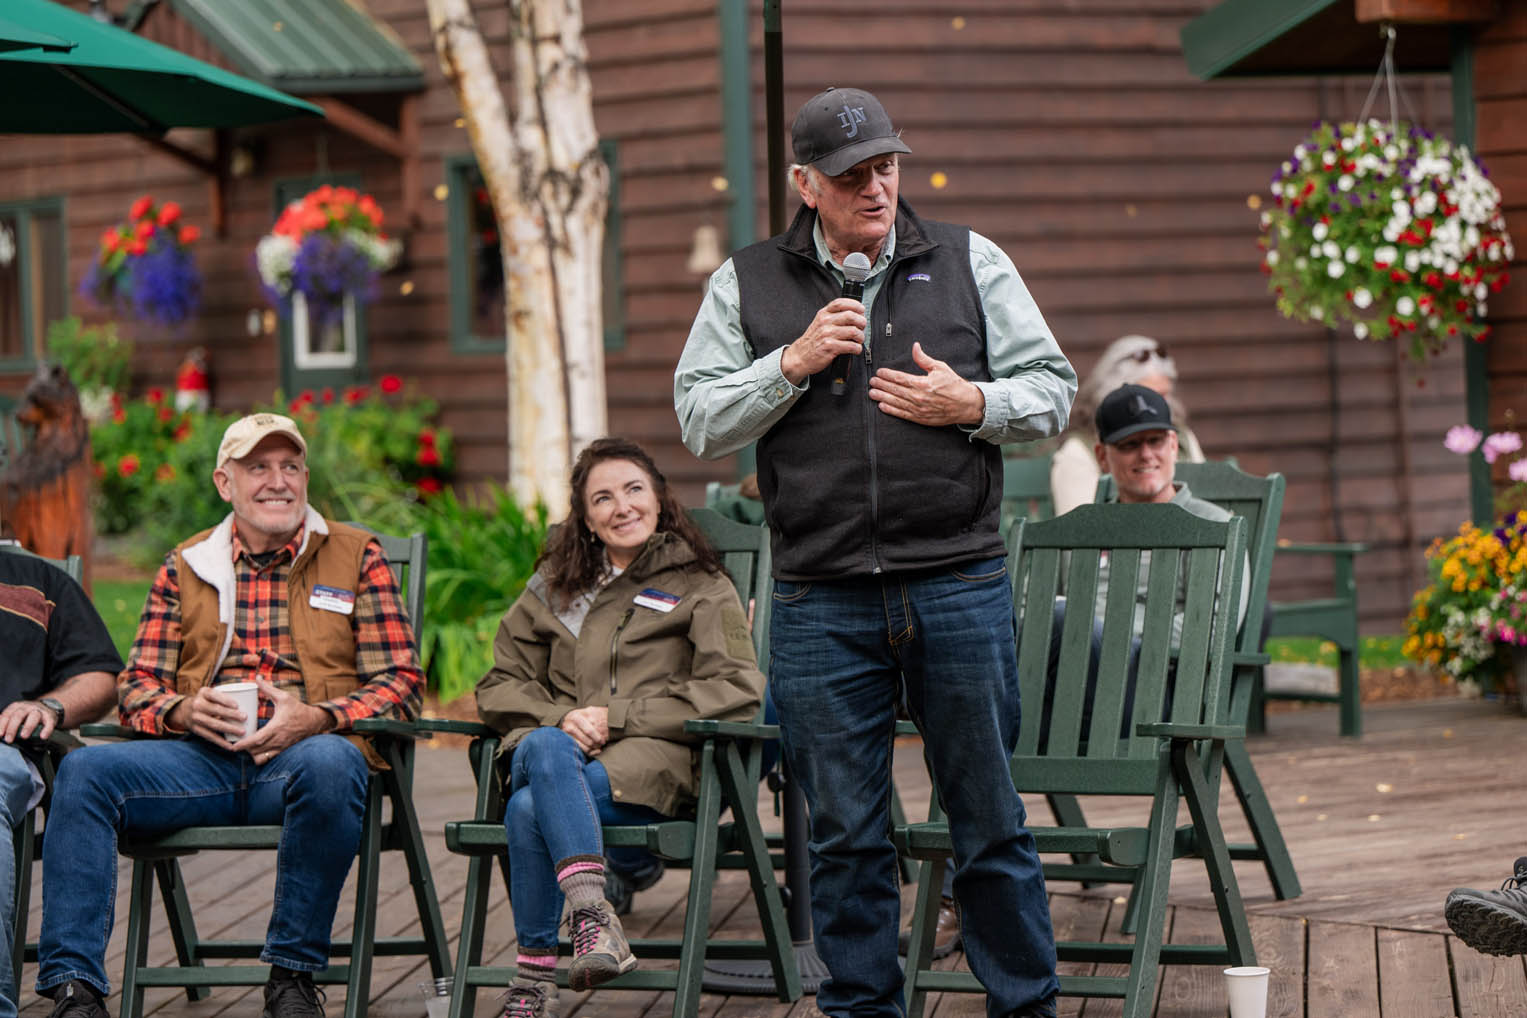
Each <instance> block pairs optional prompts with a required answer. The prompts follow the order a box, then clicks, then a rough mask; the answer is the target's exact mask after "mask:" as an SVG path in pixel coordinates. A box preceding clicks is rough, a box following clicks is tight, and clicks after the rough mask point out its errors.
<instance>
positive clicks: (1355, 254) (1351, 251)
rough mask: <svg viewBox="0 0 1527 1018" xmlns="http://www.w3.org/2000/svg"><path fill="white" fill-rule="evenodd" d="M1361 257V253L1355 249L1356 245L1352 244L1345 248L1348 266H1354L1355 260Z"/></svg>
mask: <svg viewBox="0 0 1527 1018" xmlns="http://www.w3.org/2000/svg"><path fill="white" fill-rule="evenodd" d="M1362 256H1363V253H1362V252H1361V251H1359V250H1358V249H1357V245H1356V244H1353V245H1351V246H1349V247H1348V248H1347V262H1348V263H1349V264H1352V265H1356V264H1357V260H1358V259H1359V258H1361V257H1362Z"/></svg>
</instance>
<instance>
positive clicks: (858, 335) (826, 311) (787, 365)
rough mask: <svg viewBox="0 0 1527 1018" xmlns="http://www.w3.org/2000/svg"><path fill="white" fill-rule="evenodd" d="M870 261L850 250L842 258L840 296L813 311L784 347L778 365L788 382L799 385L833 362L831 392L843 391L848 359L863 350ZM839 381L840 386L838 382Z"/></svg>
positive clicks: (859, 253) (838, 393)
mask: <svg viewBox="0 0 1527 1018" xmlns="http://www.w3.org/2000/svg"><path fill="white" fill-rule="evenodd" d="M869 274H870V260H869V258H868V257H866V256H865V255H864V253H863V252H860V251H853V252H850V253H849V255H848V257H847V258H845V259H843V295H842V296H841V297H836V298H834V299H833V300H832V302H831V303H830V304H828V305H827V306H826V307H824V308H822V309H821V310H820V311H818V312H817V313H816V317H815V318H813V319H812V320H811V324H810V325H808V326H807V327H806V331H805V332H804V333H802V334H801V336H800V337H799V338H798V339H796V341H795V342H793V343H791V344H790V345H789V346H787V347H785V352H784V353H783V354H782V355H781V357H780V362H779V367H780V370H781V371H782V372H783V373H784V375H785V378H787V379H789V381H790V384H791V385H800V384H801V383H802V382H804V381H805V380H806V379H807V378H809V377H810V376H812V375H814V374H816V373H817V372H818V371H822V370H824V369H826V368H827V367H828V366H830V365H832V364H833V360H834V359H835V358H836V359H837V360H838V364H837V365H836V366H834V369H833V372H832V374H833V383H832V386H833V393H834V394H835V395H839V396H841V395H843V392H844V391H846V390H847V381H846V379H847V377H848V364H849V361H848V358H850V357H852V356H854V355H855V354H858V353H861V352H862V351H863V350H864V330H865V327H866V326H867V325H868V324H869V319H868V318H867V317H866V311H865V308H864V305H863V304H861V303H860V298H862V297H863V296H864V281H865V279H867V278H869ZM839 380H842V383H843V384H842V385H839V384H838V383H839Z"/></svg>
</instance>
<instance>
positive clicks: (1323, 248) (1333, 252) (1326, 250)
mask: <svg viewBox="0 0 1527 1018" xmlns="http://www.w3.org/2000/svg"><path fill="white" fill-rule="evenodd" d="M1320 253H1321V254H1323V255H1325V256H1326V257H1327V258H1340V257H1341V245H1340V244H1338V243H1336V241H1334V240H1328V241H1326V242H1325V243H1324V244H1322V245H1320Z"/></svg>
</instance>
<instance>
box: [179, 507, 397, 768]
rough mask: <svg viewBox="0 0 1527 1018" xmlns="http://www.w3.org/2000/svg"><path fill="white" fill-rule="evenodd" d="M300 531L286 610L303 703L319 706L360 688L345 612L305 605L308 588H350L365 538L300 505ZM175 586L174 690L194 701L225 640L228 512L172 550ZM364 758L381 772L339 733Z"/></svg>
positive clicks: (229, 634) (231, 603)
mask: <svg viewBox="0 0 1527 1018" xmlns="http://www.w3.org/2000/svg"><path fill="white" fill-rule="evenodd" d="M306 528H307V529H306V531H305V533H304V535H303V539H302V546H301V547H300V548H299V549H298V550H297V558H296V560H295V561H293V562H292V565H291V569H290V570H289V571H288V573H287V581H286V583H287V586H286V611H287V622H288V625H290V626H291V630H292V640H293V642H294V643H295V644H296V646H297V661H298V664H299V666H300V667H301V669H302V684H303V688H304V691H305V693H306V694H307V702H308V703H311V704H316V703H321V702H322V701H324V700H333V699H337V698H339V697H342V696H344V695H345V694H346V693H349V692H351V691H353V690H355V689H356V688H358V687H359V686H360V681H359V679H358V678H357V676H356V673H355V634H354V633H353V632H352V631H351V628H350V619H351V617H350V616H349V615H342V614H340V613H339V612H331V611H324V610H322V609H320V608H314V607H313V606H312V605H311V604H309V597H310V595H311V594H312V592H313V587H314V586H318V585H321V586H326V587H336V588H338V589H340V590H350V591H354V590H356V588H357V587H358V585H359V583H360V577H361V562H362V560H363V558H364V556H365V553H366V544H367V542H368V541H369V540H370V538H371V535H370V534H368V533H366V531H364V530H360V529H358V528H356V527H348V526H345V525H344V524H342V523H330V522H329V521H327V520H325V519H324V518H323V517H322V516H320V515H319V514H318V513H317V512H316V511H315V510H314V509H313V507H312V506H309V507H308V510H307V519H306ZM175 575H176V577H177V579H178V580H179V583H180V667H179V668H178V669H177V670H176V672H175V691H176V692H177V693H180V694H182V695H184V696H194V695H195V694H196V691H197V690H198V689H200V688H201V687H202V686H204V685H206V684H208V683H209V682H211V681H212V680H213V679H215V678H216V677H217V673H218V669H220V668H221V667H222V665H223V659H224V658H225V657H226V656H227V654H228V648H229V646H230V645H231V644H232V642H233V616H234V610H235V599H236V596H237V595H236V591H235V586H236V584H235V579H234V568H233V514H232V513H229V514H228V516H227V518H226V519H224V520H223V522H222V523H220V524H218V525H217V526H216V527H214V528H212V529H211V530H205V531H202V532H201V533H200V534H197V535H196V536H195V537H192V538H191V539H190V540H188V541H186V542H184V543H183V544H181V545H179V546H178V547H176V549H175ZM347 738H349V739H350V741H351V742H354V743H355V744H356V745H357V746H359V747H360V749H361V751H362V752H363V753H365V754H366V762H367V763H368V764H370V765H371V767H372V769H373V770H377V769H381V768H385V767H386V764H385V763H384V762H383V760H382V758H381V756H380V754H378V753H377V752H376V750H375V749H373V748H372V746H371V745H370V743H369V741H368V740H366V739H363V738H361V737H359V736H353V735H352V736H347Z"/></svg>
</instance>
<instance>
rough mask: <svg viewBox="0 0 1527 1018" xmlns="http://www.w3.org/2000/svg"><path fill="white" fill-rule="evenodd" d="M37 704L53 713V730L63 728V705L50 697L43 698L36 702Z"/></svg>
mask: <svg viewBox="0 0 1527 1018" xmlns="http://www.w3.org/2000/svg"><path fill="white" fill-rule="evenodd" d="M37 702H38V703H40V704H42V705H43V706H44V707H46V708H48V710H50V711H52V712H53V727H54V728H62V727H64V705H63V704H61V703H59V702H58V701H57V700H55V699H54V698H53V697H51V696H45V697H43V698H42V699H41V700H38V701H37Z"/></svg>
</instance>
